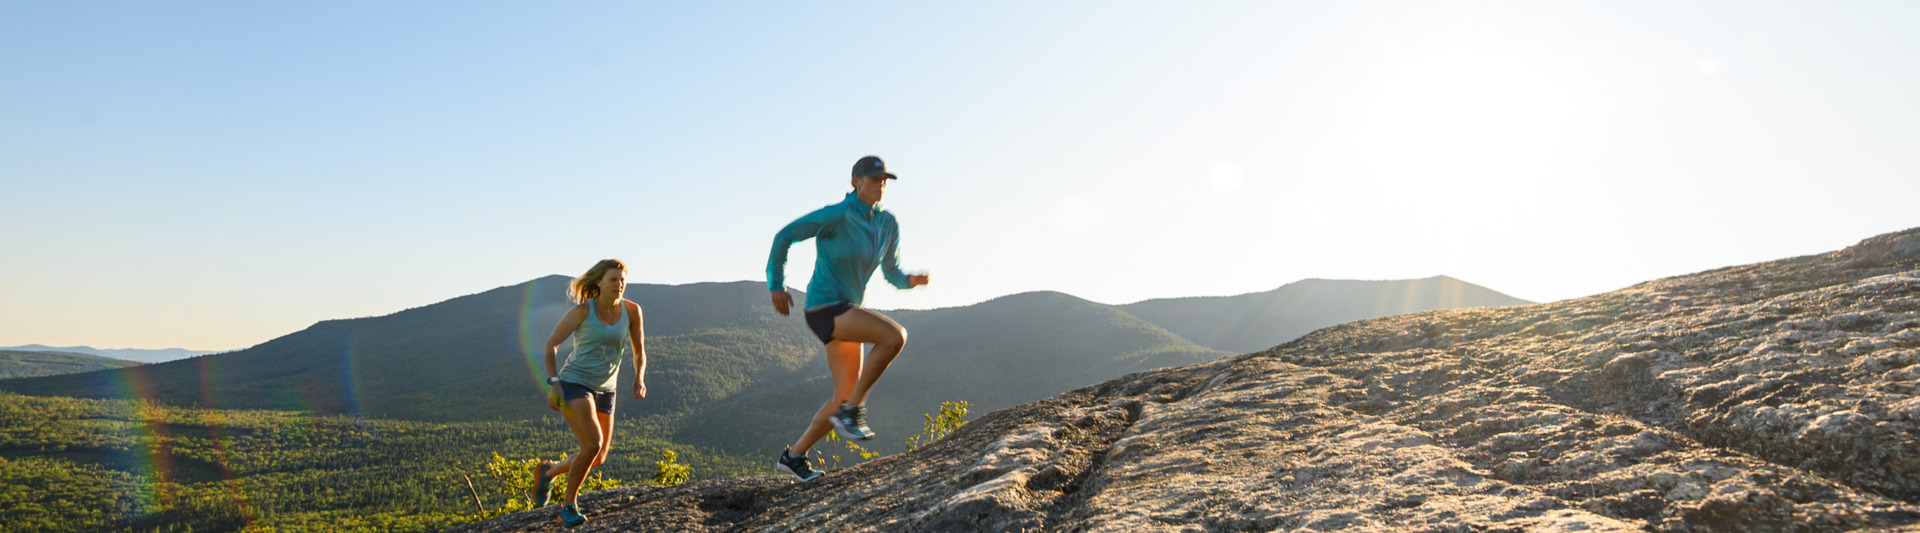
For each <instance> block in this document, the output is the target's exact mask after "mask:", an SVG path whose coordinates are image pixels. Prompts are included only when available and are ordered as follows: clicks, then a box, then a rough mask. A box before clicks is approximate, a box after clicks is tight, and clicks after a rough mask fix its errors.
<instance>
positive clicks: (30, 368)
mask: <svg viewBox="0 0 1920 533" xmlns="http://www.w3.org/2000/svg"><path fill="white" fill-rule="evenodd" d="M139 364H140V363H136V362H133V361H128V360H125V359H114V358H111V357H101V356H98V355H89V354H83V353H70V352H31V351H20V350H0V379H10V378H29V377H38V376H57V375H60V374H78V373H81V372H92V371H95V370H104V369H109V368H126V367H130V366H137V365H139Z"/></svg>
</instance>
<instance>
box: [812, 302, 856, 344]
mask: <svg viewBox="0 0 1920 533" xmlns="http://www.w3.org/2000/svg"><path fill="white" fill-rule="evenodd" d="M851 309H853V304H850V303H846V302H834V303H830V304H826V305H822V306H819V307H815V308H812V309H808V310H807V329H811V330H813V336H815V337H819V338H820V344H827V343H830V342H833V319H834V317H837V316H840V315H842V314H846V312H847V311H848V310H851Z"/></svg>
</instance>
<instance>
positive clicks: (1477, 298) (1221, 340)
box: [1119, 276, 1533, 353]
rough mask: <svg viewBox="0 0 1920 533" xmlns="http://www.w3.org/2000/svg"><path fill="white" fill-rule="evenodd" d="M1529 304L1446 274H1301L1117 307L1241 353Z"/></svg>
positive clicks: (1218, 347) (1194, 338) (1207, 343)
mask: <svg viewBox="0 0 1920 533" xmlns="http://www.w3.org/2000/svg"><path fill="white" fill-rule="evenodd" d="M1530 303H1533V302H1529V301H1526V300H1522V299H1519V298H1514V297H1512V296H1507V295H1505V294H1501V293H1499V292H1496V291H1494V290H1492V289H1488V288H1486V287H1481V286H1479V285H1474V284H1472V283H1467V282H1464V281H1460V280H1457V279H1453V278H1450V277H1446V276H1434V277H1431V278H1424V279H1409V280H1392V281H1359V280H1339V279H1308V280H1301V281H1297V282H1294V283H1288V284H1286V285H1282V286H1281V287H1280V288H1278V289H1274V290H1270V291H1267V292H1256V293H1250V294H1242V295H1239V296H1202V297H1195V298H1162V299H1156V300H1146V301H1142V302H1137V303H1131V304H1127V305H1122V306H1119V307H1120V309H1121V310H1123V311H1126V312H1127V313H1129V314H1132V315H1133V316H1137V317H1140V318H1142V319H1145V320H1146V321H1148V322H1152V323H1154V324H1158V325H1160V327H1163V328H1166V329H1167V331H1171V332H1173V333H1174V334H1177V335H1180V336H1182V337H1186V338H1187V340H1190V341H1193V342H1194V343H1195V344H1199V345H1201V346H1206V347H1208V348H1213V349H1216V350H1226V351H1229V352H1233V353H1247V352H1256V351H1260V350H1265V349H1267V348H1272V347H1274V346H1279V345H1280V344H1282V343H1285V342H1287V341H1290V340H1293V339H1296V338H1299V337H1300V336H1301V335H1306V334H1307V333H1310V332H1312V331H1313V330H1316V329H1320V328H1324V327H1327V326H1332V325H1335V324H1341V323H1346V322H1352V321H1355V320H1364V319H1368V318H1374V317H1382V316H1390V315H1398V314H1403V313H1412V312H1416V311H1430V310H1434V309H1454V308H1460V307H1498V306H1508V305H1526V304H1530Z"/></svg>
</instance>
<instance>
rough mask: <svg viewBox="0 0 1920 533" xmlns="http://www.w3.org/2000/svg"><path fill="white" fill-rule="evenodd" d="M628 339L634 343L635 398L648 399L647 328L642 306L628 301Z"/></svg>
mask: <svg viewBox="0 0 1920 533" xmlns="http://www.w3.org/2000/svg"><path fill="white" fill-rule="evenodd" d="M626 305H627V311H628V315H627V316H631V317H633V320H631V321H628V323H627V337H628V338H629V339H631V340H632V341H633V397H635V398H645V397H647V327H646V325H644V324H643V322H645V320H643V319H642V317H641V315H640V304H637V303H633V302H632V301H631V300H629V301H627V303H626Z"/></svg>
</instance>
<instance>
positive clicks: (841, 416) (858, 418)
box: [833, 405, 873, 440]
mask: <svg viewBox="0 0 1920 533" xmlns="http://www.w3.org/2000/svg"><path fill="white" fill-rule="evenodd" d="M833 427H834V428H836V429H839V430H840V434H841V435H844V436H846V437H847V438H849V439H860V440H873V430H872V429H869V428H868V427H867V408H866V406H852V405H843V406H840V412H838V413H834V414H833Z"/></svg>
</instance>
